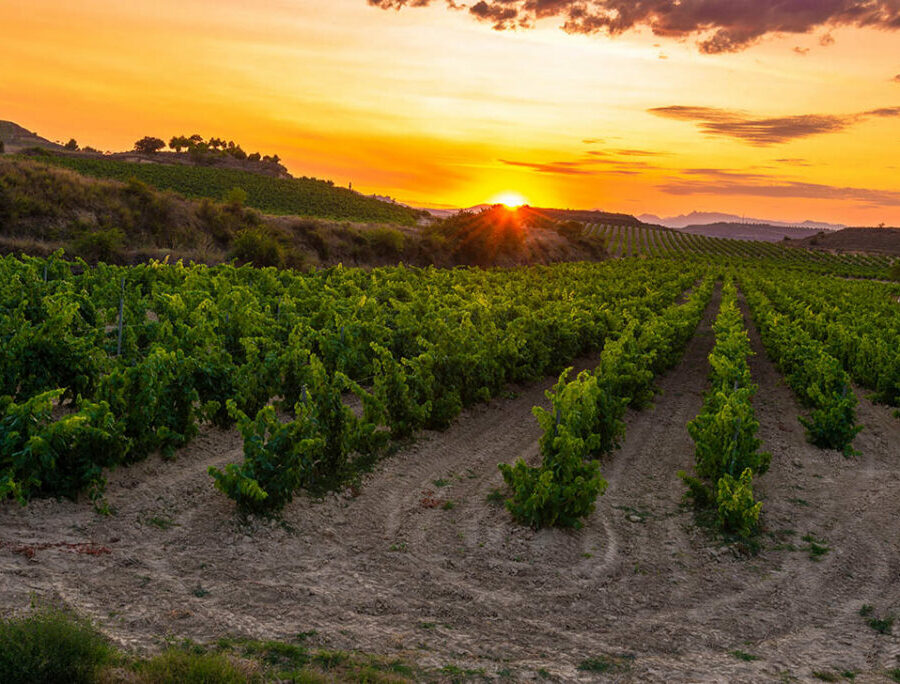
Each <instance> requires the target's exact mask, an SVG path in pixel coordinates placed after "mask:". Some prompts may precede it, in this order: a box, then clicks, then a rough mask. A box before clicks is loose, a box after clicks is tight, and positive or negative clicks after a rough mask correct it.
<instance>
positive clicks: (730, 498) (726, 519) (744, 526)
mask: <svg viewBox="0 0 900 684" xmlns="http://www.w3.org/2000/svg"><path fill="white" fill-rule="evenodd" d="M716 507H717V509H718V520H719V525H720V527H721V528H722V529H723V530H724V531H726V532H730V533H732V534H736V535H738V536H740V537H743V538H745V539H746V538H749V537H751V536H753V534H755V532H756V529H757V526H758V524H759V512H760V510H762V504H761V503H757V502H756V501H755V500H754V499H753V471H752V470H751V469H750V468H746V469H744V472H742V473H741V476H740V478H738V479H735V478H733V477H732V476H731V475H729V474H728V473H725V474H724V475H723V476H722V477H720V478H719V482H718V486H717V491H716Z"/></svg>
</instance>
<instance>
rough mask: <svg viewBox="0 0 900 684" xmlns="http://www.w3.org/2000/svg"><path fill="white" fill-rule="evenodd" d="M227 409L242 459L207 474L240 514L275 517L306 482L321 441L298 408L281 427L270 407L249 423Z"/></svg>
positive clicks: (302, 409)
mask: <svg viewBox="0 0 900 684" xmlns="http://www.w3.org/2000/svg"><path fill="white" fill-rule="evenodd" d="M228 410H229V413H231V414H232V415H233V416H234V417H235V418H236V419H237V427H238V430H239V431H240V433H241V435H242V436H243V438H244V461H243V462H242V463H241V464H239V465H238V464H234V463H231V464H228V465H226V466H225V469H224V471H221V470H218V469H216V468H214V467H210V468H209V474H210V475H211V476H212V477H213V478H214V479H215V482H216V488H218V489H219V490H220V491H222V492H223V493H224V494H225V495H226V496H228V497H229V498H231V499H232V500H233V501H235V503H237V506H238V510H240V511H241V512H242V513H244V514H249V513H256V514H273V513H277V512H278V511H280V510H281V509H282V508H284V506H285V505H287V504H288V503H290V501H291V500H292V499H293V496H294V491H296V490H297V489H299V488H300V487H301V485H302V484H303V483H304V482H306V481H308V480H309V477H310V474H311V471H312V468H313V463H314V462H315V460H316V458H317V456H318V454H319V453H320V452H321V450H322V448H323V447H324V439H322V438H321V437H319V436H318V435H317V434H316V431H315V426H314V425H313V422H312V419H311V416H310V414H309V410H308V409H307V408H306V407H305V406H303V405H300V404H298V409H297V415H296V419H295V420H293V421H290V422H288V423H282V422H281V421H280V420H279V419H278V416H277V415H276V413H275V409H273V408H272V407H271V406H266V407H265V408H263V409H261V410H260V411H259V413H257V414H256V417H255V418H254V419H250V418H248V417H247V416H246V415H245V414H244V413H243V412H241V411H240V410H239V409H238V408H237V407H236V405H235V403H234V401H229V404H228Z"/></svg>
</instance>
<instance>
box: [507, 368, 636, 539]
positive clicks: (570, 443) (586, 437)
mask: <svg viewBox="0 0 900 684" xmlns="http://www.w3.org/2000/svg"><path fill="white" fill-rule="evenodd" d="M568 373H569V370H566V371H564V372H563V374H562V375H561V376H560V378H559V382H558V383H557V385H556V387H554V389H553V391H548V392H547V398H548V399H550V402H551V404H552V405H553V413H552V414H551V413H549V412H547V411H545V410H544V409H541V408H540V407H536V408H535V415H536V416H537V418H538V421H539V422H540V423H541V425H542V427H544V428H545V432H544V435H543V437H541V441H540V450H541V456H542V462H541V465H540V466H538V467H530V466H528V465H527V464H526V463H525V462H524V461H523V460H521V459H520V460H518V461H516V463H515V464H514V465H512V466H510V465H509V464H506V463H502V464H500V466H499V467H500V472H501V473H502V474H503V479H504V480H505V481H506V484H507V486H509V488H510V489H511V490H512V496H511V497H510V498H509V499H508V500H507V502H506V507H507V509H508V510H509V511H510V513H512V515H513V517H514V518H515V519H516V520H518V521H519V522H521V523H523V524H526V525H530V526H532V527H535V528H538V527H545V526H550V525H558V526H560V527H581V524H582V523H581V518H584V517H586V516H588V515H589V514H590V513H591V512H592V511H593V510H594V507H595V503H594V502H595V501H596V499H597V497H598V496H599V495H600V494H602V493H603V492H604V491H605V490H606V487H607V482H606V480H604V479H603V477H602V476H601V475H600V462H599V461H597V460H595V459H594V458H593V456H594V455H595V454H597V453H599V451H600V449H601V448H602V447H603V445H604V444H609V443H613V442H614V440H615V439H616V436H617V435H618V434H620V433H621V431H622V427H621V424H620V423H619V424H616V425H615V428H614V429H615V434H613V435H608V434H607V435H600V434H598V433H594V432H593V431H592V429H593V427H594V426H595V425H598V424H605V423H607V422H608V420H609V414H608V413H607V414H606V415H604V409H607V410H608V408H607V407H606V406H604V405H603V404H602V403H601V402H602V401H603V399H604V396H603V391H602V390H600V389H599V388H598V387H597V379H596V377H595V376H593V375H591V374H590V373H587V372H583V373H581V374H579V376H578V378H577V379H576V380H575V381H573V382H571V383H567V382H566V376H567V375H568ZM605 398H606V399H609V397H608V395H607V396H606V397H605ZM607 403H608V402H607ZM612 420H613V421H617V419H616V418H615V416H613V418H612ZM551 425H552V427H551Z"/></svg>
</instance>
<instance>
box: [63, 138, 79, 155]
mask: <svg viewBox="0 0 900 684" xmlns="http://www.w3.org/2000/svg"><path fill="white" fill-rule="evenodd" d="M64 147H65V148H66V149H67V150H71V151H72V152H77V151H78V143H77V142H76V140H75V138H71V139H70V140H69V142H67V143H66V144H65V145H64Z"/></svg>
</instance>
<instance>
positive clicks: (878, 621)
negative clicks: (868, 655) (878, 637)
mask: <svg viewBox="0 0 900 684" xmlns="http://www.w3.org/2000/svg"><path fill="white" fill-rule="evenodd" d="M867 624H868V625H869V627H871V628H872V629H874V630H875V631H876V632H878V633H879V634H890V633H891V632H893V630H894V616H893V615H888V616H887V617H884V618H876V617H873V618H869V622H868V623H867Z"/></svg>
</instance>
